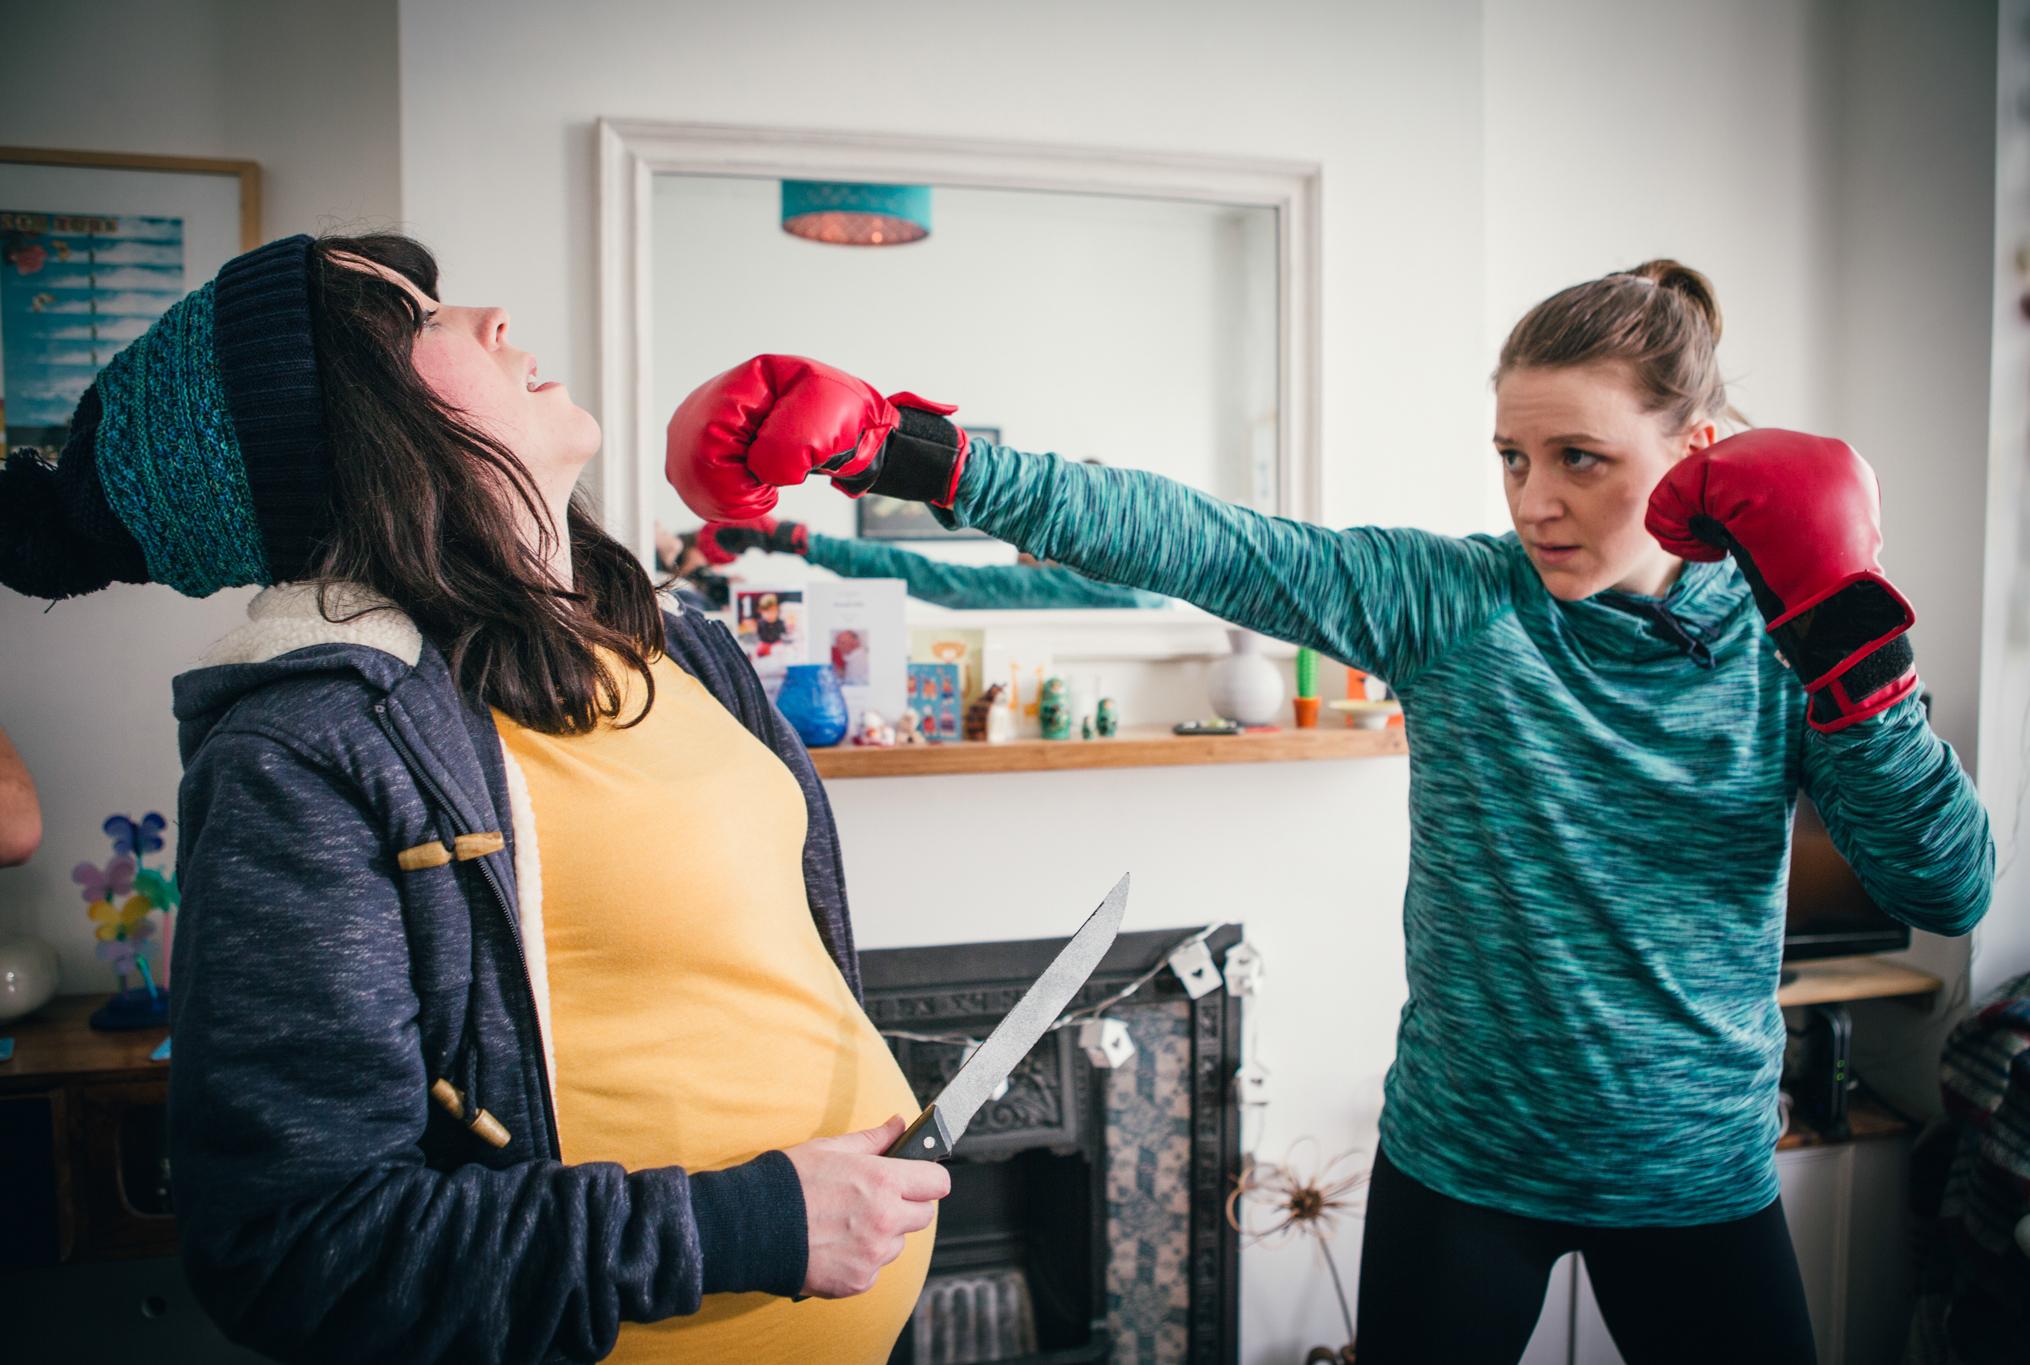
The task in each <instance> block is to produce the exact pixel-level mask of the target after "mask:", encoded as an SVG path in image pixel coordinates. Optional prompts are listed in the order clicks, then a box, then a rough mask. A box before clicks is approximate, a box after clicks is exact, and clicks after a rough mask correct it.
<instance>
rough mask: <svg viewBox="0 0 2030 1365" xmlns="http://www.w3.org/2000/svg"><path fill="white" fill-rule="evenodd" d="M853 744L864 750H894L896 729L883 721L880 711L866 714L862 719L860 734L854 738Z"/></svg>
mask: <svg viewBox="0 0 2030 1365" xmlns="http://www.w3.org/2000/svg"><path fill="white" fill-rule="evenodd" d="M853 742H854V743H855V744H858V745H860V746H862V747H863V748H870V749H887V748H892V747H893V746H894V744H895V727H894V726H892V725H890V724H889V723H888V722H887V721H885V720H883V719H881V713H880V712H879V711H868V712H864V713H863V714H862V715H861V717H860V733H859V734H857V735H855V736H853Z"/></svg>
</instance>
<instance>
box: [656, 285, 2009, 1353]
mask: <svg viewBox="0 0 2030 1365" xmlns="http://www.w3.org/2000/svg"><path fill="white" fill-rule="evenodd" d="M1719 335H1720V310H1719V308H1718V306H1717V304H1716V303H1715V302H1714V299H1713V295H1712V291H1711V288H1710V286H1709V284H1708V283H1707V281H1706V280H1705V278H1704V277H1703V276H1701V275H1699V274H1698V273H1697V272H1695V271H1692V270H1689V269H1687V268H1685V267H1683V266H1680V265H1678V264H1676V263H1675V262H1670V261H1654V262H1650V263H1648V264H1646V265H1643V266H1640V267H1637V268H1635V269H1633V270H1629V271H1623V272H1618V273H1616V274H1612V275H1609V276H1606V277H1605V278H1602V279H1598V280H1594V281H1591V282H1589V283H1586V284H1581V285H1577V286H1574V287H1573V288H1570V289H1567V290H1564V291H1563V292H1561V293H1558V294H1556V295H1554V296H1552V297H1551V298H1549V299H1546V300H1545V301H1544V302H1542V303H1540V304H1538V305H1537V306H1536V307H1535V308H1533V309H1532V310H1530V312H1529V313H1528V314H1527V315H1526V316H1525V317H1524V318H1523V319H1522V320H1521V321H1520V322H1518V323H1517V325H1516V327H1515V329H1514V330H1513V331H1512V332H1511V333H1510V335H1509V337H1508V340H1507V342H1506V344H1505V345H1504V346H1503V348H1502V352H1501V356H1500V362H1499V365H1498V368H1497V370H1496V373H1495V393H1496V414H1495V434H1494V454H1495V457H1496V459H1497V460H1498V461H1499V462H1500V465H1501V471H1502V477H1503V480H1504V483H1505V487H1506V490H1507V495H1508V504H1509V511H1510V515H1511V518H1512V520H1513V524H1514V532H1513V533H1512V534H1509V535H1503V536H1500V537H1495V536H1485V535H1479V536H1469V537H1465V538H1463V539H1455V538H1451V537H1446V536H1439V535H1433V534H1430V533H1427V532H1423V531H1415V530H1388V529H1377V528H1356V529H1352V530H1344V531H1334V530H1328V529H1326V528H1324V527H1319V526H1311V525H1305V524H1302V523H1299V522H1295V521H1290V520H1285V519H1280V518H1275V517H1267V516H1261V515H1258V514H1256V513H1254V512H1250V511H1246V510H1244V509H1241V508H1238V507H1233V506H1230V505H1228V504H1225V503H1222V502H1219V501H1218V500H1216V499H1214V498H1211V497H1209V496H1207V495H1205V494H1203V493H1200V492H1198V491H1196V490H1194V489H1191V488H1188V487H1185V486H1184V485H1181V484H1178V483H1174V482H1171V481H1169V480H1166V479H1162V478H1159V477H1156V476H1155V475H1151V474H1146V473H1138V472H1134V471H1130V470H1125V469H1114V468H1103V469H1095V468H1089V467H1086V466H1083V465H1079V464H1074V463H1070V462H1067V461H1065V460H1061V459H1058V458H1056V457H1054V456H1047V455H1029V454H1023V453H1021V452H1018V451H1015V450H1010V449H1005V448H1003V447H999V446H995V445H991V444H988V443H986V442H978V441H968V439H967V438H966V436H965V433H964V431H963V429H962V428H961V427H960V426H958V425H957V424H956V423H955V422H954V421H953V420H952V418H953V413H954V411H955V410H954V409H953V408H951V407H948V406H945V405H941V404H935V403H930V402H927V401H925V400H923V399H921V398H918V397H916V396H915V395H913V394H909V393H900V394H895V395H893V396H891V397H888V398H884V397H882V396H881V394H880V393H878V392H877V391H875V390H874V389H872V388H870V387H869V386H867V385H866V384H864V383H862V382H860V381H859V380H856V379H853V378H852V377H850V376H847V375H844V374H841V373H839V372H838V371H835V370H831V369H829V368H827V367H824V366H821V365H817V364H815V363H814V362H811V361H806V360H801V359H798V358H794V357H784V356H764V357H759V358H757V359H755V360H753V361H749V362H748V363H746V364H744V365H741V366H737V367H736V368H734V369H733V370H730V371H728V372H727V373H726V374H724V375H721V376H719V377H718V378H716V379H713V380H711V381H710V382H708V383H707V384H705V385H704V386H703V387H701V388H700V389H699V390H698V391H697V392H695V393H693V394H692V395H691V396H690V397H689V398H687V399H686V400H685V402H684V403H683V405H682V406H680V407H679V408H678V410H677V412H676V413H675V415H674V416H673V417H672V419H671V422H670V426H669V444H668V450H667V456H668V466H667V472H668V474H669V477H670V478H671V480H672V482H673V483H674V484H675V485H676V487H677V490H678V492H679V493H680V494H681V495H682V496H683V497H684V499H685V501H686V502H687V503H689V504H690V506H691V508H692V509H693V510H694V511H696V512H698V513H699V514H700V515H701V516H705V517H710V518H718V519H738V518H748V517H758V516H765V515H767V514H768V512H769V510H770V508H771V507H772V505H773V504H774V501H775V496H776V488H777V487H779V486H782V485H787V484H794V483H798V482H801V481H802V480H803V479H804V478H805V477H807V476H808V475H810V474H812V473H818V474H823V475H826V476H828V477H830V478H831V479H832V480H833V482H834V483H835V484H836V485H838V486H839V487H840V488H841V489H842V490H844V491H846V492H848V493H853V494H858V493H861V492H866V491H873V492H877V493H888V494H891V495H893V496H898V497H907V498H915V499H918V500H921V501H924V502H928V503H930V504H931V505H932V506H933V508H935V509H936V510H937V515H938V516H939V518H940V519H941V520H942V521H944V522H945V523H946V524H947V525H952V526H977V527H981V528H984V529H985V530H987V531H988V532H990V533H991V534H993V535H996V536H999V537H1000V538H1002V539H1004V540H1008V541H1012V542H1013V543H1015V544H1016V545H1018V546H1020V547H1022V548H1023V549H1025V550H1027V551H1029V552H1030V553H1032V554H1035V555H1038V556H1042V557H1047V558H1049V559H1053V560H1057V561H1061V562H1062V563H1064V564H1066V565H1069V566H1070V567H1072V568H1074V569H1077V570H1078V571H1079V572H1081V573H1085V574H1090V575H1092V576H1093V577H1096V578H1100V579H1104V580H1106V581H1108V582H1116V583H1126V584H1132V585H1134V586H1137V587H1140V588H1144V589H1147V590H1150V591H1154V592H1160V593H1165V594H1168V595H1171V596H1175V597H1180V598H1184V599H1186V600H1188V601H1191V602H1195V603H1197V604H1198V605H1199V606H1201V607H1204V608H1205V609H1206V610H1208V611H1211V612H1214V613H1216V614H1218V615H1220V616H1223V617H1225V618H1227V619H1229V620H1231V621H1233V622H1235V623H1236V624H1239V625H1242V626H1246V627H1248V628H1250V629H1253V630H1257V631H1261V632H1263V633H1265V634H1269V635H1274V636H1278V637H1280V638H1282V639H1284V640H1288V641H1291V642H1293V643H1296V644H1300V645H1308V646H1310V647H1312V648H1314V649H1318V650H1320V651H1322V652H1324V653H1326V654H1329V655H1331V656H1333V657H1335V658H1337V659H1340V660H1342V661H1344V662H1346V663H1348V664H1351V665H1353V666H1355V667H1358V668H1361V669H1364V670H1367V671H1369V672H1372V673H1375V674H1378V675H1380V676H1382V677H1385V678H1387V679H1388V680H1389V682H1390V684H1391V685H1392V686H1393V687H1394V689H1395V691H1396V692H1397V694H1398V695H1399V696H1400V697H1401V698H1402V702H1403V707H1404V711H1405V713H1406V715H1407V717H1408V724H1409V731H1408V733H1409V743H1410V764H1411V787H1410V817H1411V835H1412V837H1411V851H1410V868H1409V883H1408V889H1407V892H1406V894H1405V901H1404V930H1405V943H1406V949H1407V954H1408V980H1409V1001H1408V1003H1407V1004H1406V1006H1405V1007H1404V1010H1403V1014H1402V1019H1401V1024H1400V1027H1399V1032H1398V1038H1397V1055H1396V1060H1395V1063H1394V1065H1393V1066H1392V1068H1391V1069H1390V1072H1389V1076H1388V1082H1387V1098H1386V1104H1385V1107H1384V1109H1383V1111H1382V1117H1381V1150H1380V1151H1379V1152H1378V1153H1377V1155H1376V1159H1375V1171H1374V1180H1373V1186H1372V1190H1371V1193H1370V1199H1369V1205H1368V1215H1367V1222H1366V1232H1365V1237H1366V1240H1365V1245H1364V1250H1363V1254H1362V1258H1361V1272H1360V1300H1359V1318H1360V1321H1359V1333H1358V1342H1359V1348H1360V1358H1361V1361H1362V1365H1392V1363H1393V1362H1404V1361H1445V1362H1448V1365H1479V1363H1480V1362H1508V1361H1513V1360H1515V1359H1516V1358H1517V1356H1518V1355H1519V1353H1520V1352H1521V1351H1522V1349H1523V1347H1524V1345H1525V1343H1526V1342H1527V1340H1528V1338H1529V1336H1530V1334H1531V1331H1532V1329H1533V1327H1534V1325H1535V1323H1536V1320H1537V1317H1538V1314H1539V1312H1540V1310H1541V1308H1542V1305H1543V1299H1544V1292H1545V1288H1546V1284H1547V1281H1548V1277H1549V1274H1550V1270H1551V1266H1552V1264H1553V1262H1554V1261H1556V1260H1557V1258H1558V1257H1559V1256H1561V1255H1563V1254H1564V1253H1566V1252H1570V1251H1579V1252H1582V1253H1584V1254H1585V1255H1586V1260H1587V1268H1588V1270H1589V1272H1590V1273H1591V1276H1592V1280H1593V1286H1594V1289H1595V1291H1596V1294H1597V1296H1598V1300H1599V1304H1600V1309H1601V1312H1602V1314H1603V1316H1604V1317H1605V1318H1606V1321H1607V1324H1608V1326H1609V1328H1610V1330H1611V1331H1612V1332H1613V1334H1614V1338H1615V1340H1616V1342H1617V1343H1618V1344H1619V1346H1620V1348H1621V1352H1622V1354H1623V1355H1624V1356H1625V1357H1626V1358H1627V1359H1628V1360H1629V1361H1630V1362H1632V1365H1648V1363H1649V1362H1659V1361H1679V1360H1684V1361H1693V1360H1697V1361H1717V1360H1729V1361H1733V1360H1742V1361H1746V1360H1755V1361H1761V1362H1797V1363H1798V1365H1803V1363H1804V1362H1809V1361H1812V1360H1813V1359H1814V1358H1815V1357H1814V1354H1813V1343H1812V1334H1811V1326H1810V1322H1809V1319H1808V1317H1807V1314H1806V1309H1805V1300H1804V1295H1803V1291H1802V1288H1801V1285H1800V1281H1799V1276H1798V1271H1797V1266H1796V1261H1795V1258H1794V1255H1793V1252H1792V1250H1791V1244H1790V1240H1789V1237H1788V1235H1787V1231H1786V1228H1785V1225H1784V1220H1783V1211H1782V1208H1781V1206H1780V1205H1779V1203H1778V1202H1777V1179H1776V1169H1775V1162H1774V1156H1775V1142H1776V1135H1777V1124H1778V1119H1777V1103H1776V1091H1777V1082H1778V1070H1779V1065H1780V1061H1781V1055H1782V1045H1783V1037H1784V1034H1783V1022H1782V1017H1781V1015H1780V1012H1779V1010H1778V1007H1777V1003H1776V983H1777V974H1778V967H1779V961H1780V957H1781V951H1782V937H1783V922H1784V886H1785V871H1786V867H1787V862H1788V855H1789V838H1790V828H1791V813H1792V810H1793V807H1794V804H1795V799H1796V795H1797V793H1798V791H1799V790H1800V789H1802V790H1804V791H1805V792H1807V793H1808V794H1809V795H1810V797H1811V799H1812V802H1813V804H1814V805H1816V806H1817V808H1818V810H1819V811H1820V813H1821V814H1822V815H1823V816H1824V817H1825V822H1826V825H1827V827H1828V829H1829V830H1830V831H1831V833H1832V836H1833V839H1834V841H1835V842H1836V844H1837V845H1838V846H1839V848H1840V849H1841V851H1842V853H1843V854H1844V855H1845V857H1846V859H1847V861H1848V862H1849V863H1850V864H1851V865H1852V866H1853V868H1854V870H1855V872H1856V873H1857V875H1858V876H1859V877H1860V880H1861V882H1862V884H1863V885H1864V886H1865V887H1866V889H1867V890H1868V892H1869V894H1870V895H1871V896H1872V897H1873V899H1874V900H1875V901H1876V902H1877V903H1878V904H1879V905H1881V906H1882V907H1883V908H1884V909H1886V910H1888V911H1889V912H1890V913H1891V914H1894V915H1896V916H1898V917H1899V918H1901V919H1903V920H1905V921H1907V922H1908V923H1910V924H1913V925H1916V926H1917V927H1919V928H1922V929H1926V930H1930V931H1933V932H1937V933H1944V934H1963V933H1966V932H1967V931H1968V930H1969V929H1971V928H1972V927H1973V925H1974V923H1975V921H1977V920H1978V919H1979V918H1980V916H1981V915H1982V913H1983V912H1984V911H1985V910H1986V908H1987V903H1988V896H1989V891H1990V887H1991V883H1992V879H1993V863H1994V850H1993V844H1992V841H1991V839H1990V836H1989V831H1988V822H1987V816H1986V814H1985V812H1984V811H1983V810H1982V808H1981V805H1980V802H1979V800H1978V798H1977V797H1976V796H1975V793H1974V790H1973V786H1972V784H1971V783H1970V782H1969V781H1968V780H1967V777H1966V775H1965V773H1964V772H1963V771H1962V770H1961V768H1960V765H1959V762H1958V760H1957V759H1956V758H1955V757H1954V755H1953V753H1952V751H1951V750H1950V749H1949V748H1948V747H1947V746H1946V745H1945V744H1943V743H1942V742H1941V741H1940V740H1939V739H1938V738H1937V737H1936V736H1935V735H1934V734H1933V733H1932V731H1931V729H1930V726H1929V725H1928V723H1927V721H1926V719H1925V715H1924V711H1923V709H1922V707H1921V705H1920V703H1919V700H1918V698H1917V696H1916V695H1915V694H1916V691H1917V686H1918V683H1917V674H1916V668H1915V664H1914V660H1913V656H1912V653H1911V650H1910V646H1909V641H1908V637H1907V635H1906V634H1905V633H1904V632H1905V631H1906V629H1907V627H1908V626H1909V624H1910V621H1911V612H1910V610H1909V608H1908V606H1907V604H1906V603H1905V602H1904V600H1903V598H1902V597H1901V595H1900V594H1898V593H1897V592H1896V590H1895V589H1894V588H1893V587H1891V586H1890V584H1889V582H1888V580H1887V579H1886V578H1885V577H1884V576H1883V574H1882V571H1881V567H1880V565H1879V564H1878V563H1877V559H1876V554H1877V550H1878V548H1879V546H1880V533H1879V530H1878V519H1877V513H1878V508H1877V500H1878V499H1877V491H1876V485H1875V479H1874V476H1873V474H1872V473H1871V472H1870V471H1869V469H1868V467H1867V466H1866V465H1865V464H1864V463H1862V462H1861V460H1860V459H1859V458H1858V457H1857V456H1856V455H1855V454H1854V453H1853V452H1852V451H1851V450H1849V449H1847V447H1845V446H1844V445H1842V444H1841V443H1839V442H1837V441H1831V440H1826V439H1822V438H1819V437H1813V436H1806V435H1801V434H1798V433H1794V432H1782V431H1763V430H1757V431H1748V432H1745V433H1743V434H1741V435H1738V436H1734V437H1732V438H1730V439H1728V440H1725V441H1716V439H1715V438H1716V435H1717V426H1718V423H1719V422H1720V421H1721V420H1722V416H1723V414H1724V413H1725V412H1726V410H1727V409H1726V397H1725V391H1724V387H1723V385H1722V383H1721V380H1720V377H1719V372H1718V369H1717V367H1716V364H1715V360H1714V347H1715V345H1716V343H1717V342H1718V340H1719Z"/></svg>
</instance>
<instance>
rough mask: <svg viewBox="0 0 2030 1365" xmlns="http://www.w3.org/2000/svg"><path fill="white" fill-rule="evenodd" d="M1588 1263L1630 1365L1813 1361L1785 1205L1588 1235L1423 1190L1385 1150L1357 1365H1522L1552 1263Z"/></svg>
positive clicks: (1370, 1233) (1371, 1196)
mask: <svg viewBox="0 0 2030 1365" xmlns="http://www.w3.org/2000/svg"><path fill="white" fill-rule="evenodd" d="M1568 1251H1576V1252H1579V1253H1580V1254H1581V1255H1583V1256H1584V1257H1585V1258H1586V1273H1587V1274H1588V1275H1589V1276H1591V1277H1592V1280H1593V1293H1594V1296H1595V1298H1597V1299H1598V1300H1599V1304H1600V1316H1601V1317H1603V1318H1605V1319H1606V1321H1607V1330H1608V1331H1609V1332H1611V1333H1613V1335H1614V1344H1615V1345H1616V1346H1617V1347H1619V1348H1620V1350H1621V1354H1622V1357H1623V1358H1624V1359H1625V1360H1626V1361H1627V1362H1628V1365H1667V1363H1669V1362H1677V1361H1685V1362H1694V1361H1696V1362H1700V1365H1711V1362H1715V1361H1750V1360H1752V1361H1757V1362H1767V1365H1793V1363H1794V1365H1815V1363H1816V1361H1817V1359H1818V1356H1817V1354H1816V1352H1815V1351H1814V1349H1813V1346H1812V1331H1811V1318H1810V1317H1809V1316H1808V1315H1807V1313H1806V1311H1805V1303H1804V1282H1803V1281H1802V1280H1801V1279H1800V1278H1799V1277H1798V1272H1797V1255H1796V1253H1795V1252H1793V1251H1792V1249H1791V1245H1790V1231H1789V1229H1788V1228H1787V1227H1786V1226H1785V1225H1784V1221H1783V1205H1782V1204H1781V1203H1771V1204H1770V1205H1769V1207H1768V1208H1766V1209H1764V1210H1762V1212H1760V1213H1756V1214H1751V1215H1749V1216H1748V1217H1746V1218H1739V1219H1736V1220H1734V1221H1733V1222H1731V1223H1709V1224H1705V1225H1702V1226H1698V1227H1676V1228H1592V1227H1582V1226H1579V1225H1578V1224H1574V1223H1551V1222H1544V1221H1542V1220H1539V1219H1535V1218H1521V1217H1518V1216H1516V1215H1515V1214H1510V1213H1501V1212H1499V1211H1497V1210H1494V1209H1487V1208H1481V1207H1480V1206H1478V1205H1475V1204H1466V1203H1462V1202H1460V1201H1459V1200H1457V1199H1451V1198H1448V1197H1447V1196H1445V1195H1442V1194H1439V1193H1438V1192H1437V1191H1435V1190H1431V1189H1427V1188H1425V1187H1424V1186H1423V1185H1420V1184H1418V1183H1417V1182H1416V1181H1414V1180H1412V1179H1411V1178H1410V1177H1409V1176H1407V1175H1404V1174H1403V1173H1402V1172H1401V1171H1399V1170H1397V1169H1396V1168H1395V1166H1394V1165H1392V1164H1390V1162H1389V1159H1388V1157H1387V1156H1386V1155H1384V1154H1381V1153H1377V1154H1376V1156H1375V1161H1374V1180H1373V1182H1372V1184H1371V1185H1370V1186H1369V1189H1368V1199H1367V1231H1366V1235H1365V1237H1364V1238H1363V1240H1362V1242H1361V1253H1360V1305H1359V1318H1360V1322H1359V1332H1358V1334H1357V1336H1356V1339H1355V1345H1356V1346H1357V1347H1358V1351H1359V1355H1360V1365H1514V1362H1515V1361H1516V1359H1517V1358H1518V1357H1520V1356H1521V1355H1522V1352H1523V1347H1524V1346H1526V1345H1528V1344H1529V1339H1530V1333H1531V1332H1532V1331H1534V1330H1535V1329H1536V1325H1537V1317H1538V1315H1539V1314H1540V1313H1541V1312H1542V1311H1543V1306H1544V1290H1545V1288H1546V1287H1547V1286H1548V1284H1549V1283H1550V1276H1551V1266H1552V1264H1553V1263H1554V1262H1556V1261H1557V1259H1558V1258H1559V1257H1560V1256H1562V1255H1564V1254H1565V1253H1566V1252H1568Z"/></svg>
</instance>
